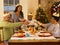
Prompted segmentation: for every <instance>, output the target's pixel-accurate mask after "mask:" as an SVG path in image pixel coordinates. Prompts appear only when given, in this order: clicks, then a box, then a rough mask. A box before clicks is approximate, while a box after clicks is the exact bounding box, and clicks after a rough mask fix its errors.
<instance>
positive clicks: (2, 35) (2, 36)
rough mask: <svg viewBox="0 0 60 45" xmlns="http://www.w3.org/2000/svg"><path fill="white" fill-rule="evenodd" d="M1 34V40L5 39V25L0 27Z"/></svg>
mask: <svg viewBox="0 0 60 45" xmlns="http://www.w3.org/2000/svg"><path fill="white" fill-rule="evenodd" d="M0 31H1V35H0V41H3V40H4V32H3V27H0Z"/></svg>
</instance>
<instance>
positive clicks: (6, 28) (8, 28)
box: [0, 14, 26, 41]
mask: <svg viewBox="0 0 60 45" xmlns="http://www.w3.org/2000/svg"><path fill="white" fill-rule="evenodd" d="M9 18H10V15H9V14H5V15H4V17H3V21H1V22H0V27H3V32H4V40H3V41H7V40H9V39H10V38H11V36H12V35H13V34H14V31H13V28H14V27H18V26H21V25H22V24H26V22H24V23H23V22H15V23H10V21H9V20H10V19H9ZM2 35H3V34H2Z"/></svg>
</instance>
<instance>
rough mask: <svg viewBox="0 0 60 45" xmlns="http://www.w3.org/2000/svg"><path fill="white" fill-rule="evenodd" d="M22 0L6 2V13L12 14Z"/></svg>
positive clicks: (5, 0)
mask: <svg viewBox="0 0 60 45" xmlns="http://www.w3.org/2000/svg"><path fill="white" fill-rule="evenodd" d="M19 1H20V0H4V12H12V11H14V9H15V5H16V4H18V3H19Z"/></svg>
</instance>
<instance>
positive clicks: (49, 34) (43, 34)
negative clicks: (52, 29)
mask: <svg viewBox="0 0 60 45" xmlns="http://www.w3.org/2000/svg"><path fill="white" fill-rule="evenodd" d="M38 36H39V37H49V36H52V34H51V33H45V32H44V33H40V34H39V35H38Z"/></svg>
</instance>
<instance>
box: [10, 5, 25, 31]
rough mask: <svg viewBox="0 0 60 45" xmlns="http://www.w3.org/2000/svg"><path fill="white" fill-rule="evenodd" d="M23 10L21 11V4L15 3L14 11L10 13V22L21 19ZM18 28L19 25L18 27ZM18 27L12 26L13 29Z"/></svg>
mask: <svg viewBox="0 0 60 45" xmlns="http://www.w3.org/2000/svg"><path fill="white" fill-rule="evenodd" d="M23 18H24V17H23V12H22V6H21V5H17V6H16V8H15V10H14V12H13V13H12V14H11V15H10V21H11V22H20V21H21V20H20V19H23ZM18 28H20V27H18ZM18 28H14V30H16V31H17V30H18Z"/></svg>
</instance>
